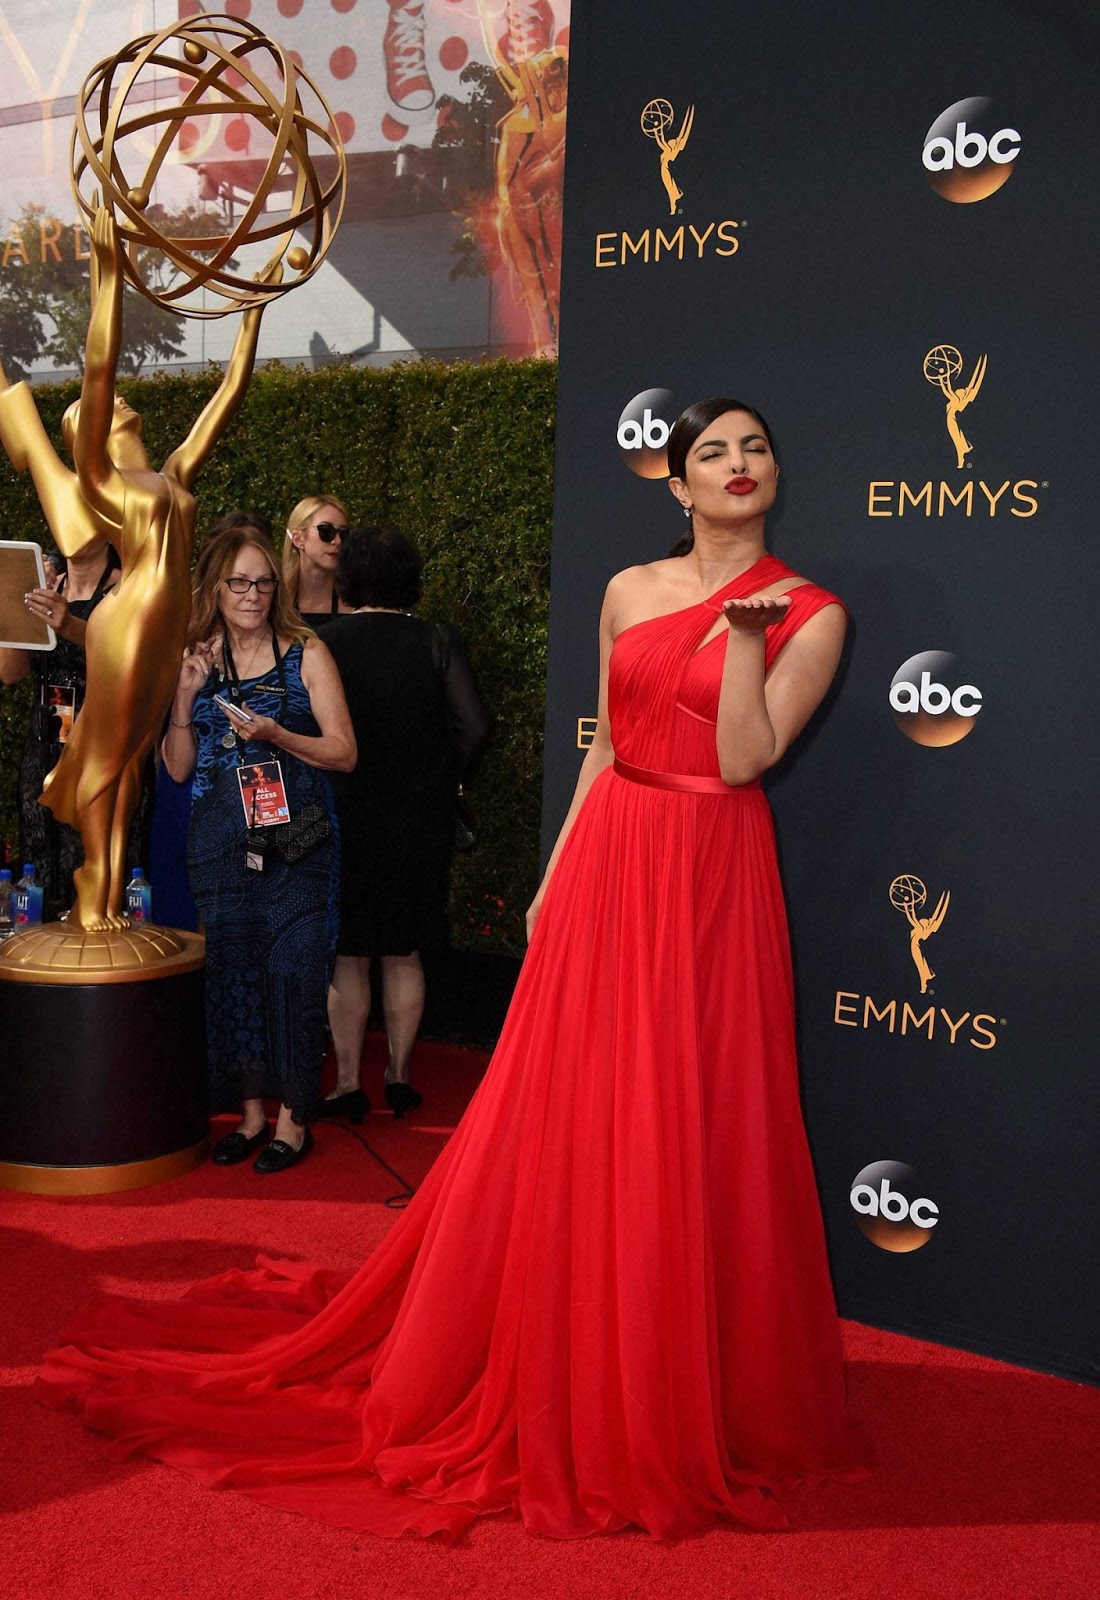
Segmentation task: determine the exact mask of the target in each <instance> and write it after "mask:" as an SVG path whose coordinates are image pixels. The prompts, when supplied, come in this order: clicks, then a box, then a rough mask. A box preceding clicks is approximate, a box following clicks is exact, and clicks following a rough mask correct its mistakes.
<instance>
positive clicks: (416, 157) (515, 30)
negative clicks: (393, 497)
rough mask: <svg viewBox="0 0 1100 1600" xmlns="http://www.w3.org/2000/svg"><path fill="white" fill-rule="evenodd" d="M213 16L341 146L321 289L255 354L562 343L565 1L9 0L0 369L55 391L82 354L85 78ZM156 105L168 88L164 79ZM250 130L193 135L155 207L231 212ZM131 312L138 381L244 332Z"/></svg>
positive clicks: (379, 353)
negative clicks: (158, 35)
mask: <svg viewBox="0 0 1100 1600" xmlns="http://www.w3.org/2000/svg"><path fill="white" fill-rule="evenodd" d="M202 10H208V11H210V12H219V11H226V12H229V13H230V14H232V15H234V16H236V17H239V18H242V19H245V20H247V21H248V22H250V23H252V24H254V25H255V26H256V27H258V28H260V29H261V30H262V31H263V32H264V33H266V34H268V35H269V36H271V37H272V38H275V39H277V40H279V41H280V43H282V44H283V45H284V46H285V47H286V48H288V49H289V50H290V51H291V52H292V53H293V54H295V56H296V57H297V58H299V59H300V61H301V62H302V64H303V65H304V67H305V69H306V71H307V72H309V74H310V75H311V77H312V78H313V80H314V81H315V83H316V84H317V85H318V87H319V88H320V90H321V92H322V93H323V94H324V95H325V97H326V99H327V101H328V104H329V106H330V108H331V110H332V113H333V118H334V121H335V123H336V125H337V127H338V128H339V131H340V134H341V137H342V138H343V141H344V145H345V149H346V152H347V156H348V179H349V184H348V200H347V206H346V209H345V213H344V221H343V225H342V227H341V229H340V233H339V236H338V238H337V240H336V242H335V245H334V247H333V249H332V251H331V253H330V255H329V257H328V260H327V261H326V263H325V265H324V266H323V267H322V268H321V270H320V272H319V273H318V275H317V278H316V283H315V288H314V290H313V292H311V293H310V294H308V295H300V296H299V295H287V296H285V297H284V298H283V299H281V300H280V301H278V302H277V303H276V304H274V305H272V306H271V307H270V309H269V310H268V312H267V314H266V316H265V318H264V324H263V333H262V337H261V348H260V355H261V358H262V359H269V360H270V359H274V358H278V359H280V360H283V361H289V362H306V363H311V364H313V365H315V366H321V365H325V364H326V363H329V362H332V361H337V360H352V361H355V362H360V363H370V364H376V365H384V364H386V363H388V362H391V361H394V360H398V359H407V358H409V357H411V356H416V355H431V356H436V357H440V358H446V359H454V358H468V359H478V358H480V357H482V356H485V355H493V356H501V355H505V356H520V355H528V354H531V353H534V352H539V351H541V352H547V353H549V352H553V351H554V350H555V349H556V343H557V305H558V283H559V272H560V240H561V192H562V171H563V162H564V148H565V98H566V88H567V80H568V36H569V29H568V22H569V0H393V3H390V0H221V3H220V4H217V3H215V4H212V5H210V6H208V7H202V6H200V5H199V4H198V3H197V0H2V3H0V358H2V359H3V360H4V362H5V365H6V366H7V368H8V371H9V374H10V375H11V376H13V377H14V376H16V375H17V374H18V373H20V372H25V373H27V374H28V375H29V376H31V377H32V378H36V379H42V380H49V379H52V378H55V377H60V376H64V375H66V374H69V373H71V372H73V371H74V370H75V368H76V366H77V365H78V363H79V361H80V359H81V347H82V342H83V332H82V327H81V314H80V308H81V307H83V308H84V314H85V315H86V306H87V287H86V283H87V277H86V275H87V266H86V261H87V255H88V239H87V235H86V233H85V232H84V231H83V230H82V229H81V227H80V226H79V225H78V224H77V223H76V221H75V220H74V219H75V217H76V208H75V206H74V203H73V200H72V196H71V193H70V189H69V140H70V134H71V127H72V118H73V111H74V109H75V104H76V95H77V93H78V91H79V89H80V86H81V84H82V82H83V81H84V78H85V77H86V75H87V74H88V72H89V71H90V69H91V68H92V67H93V66H94V65H95V63H96V62H97V61H99V60H100V59H101V58H102V57H103V56H104V55H106V54H109V53H111V52H112V51H114V50H116V49H118V48H120V47H121V46H122V45H123V44H125V43H126V41H127V40H129V39H131V38H133V37H135V36H136V35H138V34H145V33H152V32H155V31H156V30H158V29H160V28H163V27H168V26H170V25H171V24H172V23H173V22H175V21H176V20H177V19H178V18H180V17H186V16H188V15H193V14H197V13H198V12H200V11H202ZM164 93H165V95H166V96H167V95H178V93H179V84H178V80H176V79H175V77H174V76H172V75H169V74H166V75H165V77H164ZM254 140H255V132H254V131H253V132H252V133H251V134H250V130H249V126H248V124H247V123H246V122H245V121H244V120H243V119H240V118H238V119H233V118H231V117H224V118H220V119H217V123H216V126H215V125H213V124H212V123H211V122H207V123H206V124H205V125H202V126H198V125H195V126H190V127H189V126H188V125H187V124H185V125H184V127H183V128H182V129H181V135H180V140H179V149H178V150H177V151H176V152H175V153H174V155H173V158H172V160H171V162H170V163H166V165H165V167H164V168H163V169H162V172H161V177H160V180H159V182H158V184H157V187H156V189H155V191H154V193H153V194H152V196H151V197H150V204H151V206H159V207H160V208H162V211H164V212H168V213H171V214H174V215H176V216H178V215H179V214H180V213H187V214H189V215H193V216H194V217H195V218H196V227H197V223H198V219H201V216H202V215H203V213H204V212H210V211H214V212H217V213H219V214H220V216H221V217H222V218H223V219H224V217H225V216H226V215H232V213H233V212H234V210H239V208H240V207H241V206H242V205H246V204H247V203H248V200H249V199H250V197H251V193H252V188H251V185H252V183H253V182H254V179H255V174H256V172H257V170H258V167H259V166H260V165H261V164H262V162H263V159H264V152H263V151H261V150H258V149H256V148H254ZM275 203H276V204H277V200H276V201H275ZM197 231H198V228H197ZM299 301H300V302H301V304H299V303H298V302H299ZM131 320H132V323H133V327H132V330H130V331H129V332H128V338H129V340H130V344H129V348H128V349H127V351H126V352H125V356H124V363H123V364H124V367H127V366H128V367H129V369H130V370H133V371H139V370H140V371H151V370H156V369H158V368H159V369H163V370H182V369H186V368H195V367H202V366H204V365H205V364H206V363H207V362H209V361H223V360H224V359H226V357H227V356H228V354H229V349H230V346H231V344H232V339H233V334H234V326H235V325H234V322H233V319H226V320H222V321H196V322H181V321H179V320H178V319H174V318H170V319H168V318H162V319H160V320H159V321H158V320H157V319H155V318H153V319H151V318H150V317H149V315H148V314H142V315H138V314H136V313H135V315H134V316H133V317H132V319H131Z"/></svg>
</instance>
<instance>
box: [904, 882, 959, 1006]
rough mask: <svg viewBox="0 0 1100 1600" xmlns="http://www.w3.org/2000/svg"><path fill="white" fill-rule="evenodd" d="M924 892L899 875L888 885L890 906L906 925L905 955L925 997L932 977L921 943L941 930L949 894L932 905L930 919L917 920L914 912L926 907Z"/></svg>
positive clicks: (947, 891) (945, 892)
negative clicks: (908, 929) (909, 959)
mask: <svg viewBox="0 0 1100 1600" xmlns="http://www.w3.org/2000/svg"><path fill="white" fill-rule="evenodd" d="M927 900H928V890H927V889H926V888H925V886H924V884H923V883H922V882H921V880H920V878H917V877H914V876H913V874H912V873H909V872H903V873H902V875H901V876H900V877H898V878H895V879H894V881H893V883H892V884H891V885H890V904H891V905H892V906H893V907H894V909H895V910H897V911H900V912H902V913H903V915H904V917H905V920H906V922H908V924H909V928H910V934H909V954H910V955H911V956H912V958H913V965H914V966H915V967H916V969H917V976H918V977H919V978H920V992H921V994H928V993H929V988H928V985H929V984H930V983H931V982H932V979H933V978H934V977H935V976H936V974H935V973H934V972H933V971H932V968H931V967H930V966H929V964H928V957H927V956H926V955H925V953H924V941H925V940H926V939H930V938H931V937H932V935H933V934H934V933H938V932H939V930H940V928H941V927H942V926H943V919H944V917H946V915H947V908H948V906H949V905H950V904H951V891H950V889H945V890H944V892H943V893H942V894H941V895H940V897H939V900H938V901H937V902H936V909H935V911H933V913H932V915H931V916H930V917H918V916H917V912H918V911H919V910H920V909H921V907H922V906H924V905H925V904H926V903H927Z"/></svg>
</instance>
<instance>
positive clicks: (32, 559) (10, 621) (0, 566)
mask: <svg viewBox="0 0 1100 1600" xmlns="http://www.w3.org/2000/svg"><path fill="white" fill-rule="evenodd" d="M45 587H46V568H45V567H44V566H43V564H42V546H41V545H38V544H34V543H32V542H31V541H30V540H25V539H0V649H7V650H53V649H55V648H56V646H57V635H56V634H55V633H54V631H53V629H52V628H51V627H50V625H49V624H48V623H47V622H44V621H43V620H42V618H41V617H36V616H32V614H31V613H30V612H29V611H28V610H27V607H26V604H25V602H24V599H23V596H24V595H25V594H26V593H27V592H28V590H30V589H44V588H45Z"/></svg>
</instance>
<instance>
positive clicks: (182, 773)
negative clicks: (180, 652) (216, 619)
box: [161, 645, 213, 783]
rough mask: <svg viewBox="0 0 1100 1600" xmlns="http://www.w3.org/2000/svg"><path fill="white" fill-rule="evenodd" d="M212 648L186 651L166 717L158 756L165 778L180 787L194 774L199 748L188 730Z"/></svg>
mask: <svg viewBox="0 0 1100 1600" xmlns="http://www.w3.org/2000/svg"><path fill="white" fill-rule="evenodd" d="M212 660H213V646H212V645H200V646H199V648H198V649H197V650H194V651H191V650H189V651H186V652H185V653H184V657H183V660H182V662H181V663H180V672H179V677H178V678H177V679H176V693H175V697H174V698H173V700H172V709H171V711H169V713H168V727H167V728H166V729H165V733H164V742H163V743H162V745H161V754H162V755H163V757H164V765H165V767H166V768H167V770H168V776H169V777H170V778H174V779H175V781H176V782H177V783H183V782H184V781H185V780H186V779H187V778H189V777H190V776H191V774H192V773H193V772H194V770H195V762H196V760H197V758H198V744H197V743H196V740H195V730H194V728H193V727H192V726H191V723H192V719H193V717H194V712H195V696H196V695H197V694H198V692H199V690H200V689H201V688H202V686H203V684H204V683H205V682H206V680H207V678H208V677H209V676H210V665H211V661H212Z"/></svg>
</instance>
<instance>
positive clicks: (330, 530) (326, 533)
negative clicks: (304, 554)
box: [317, 522, 351, 544]
mask: <svg viewBox="0 0 1100 1600" xmlns="http://www.w3.org/2000/svg"><path fill="white" fill-rule="evenodd" d="M350 532H351V529H350V528H349V527H348V525H347V523H346V522H344V523H341V524H337V523H335V522H319V523H318V524H317V537H318V539H320V541H321V543H322V544H331V543H332V541H333V540H334V539H346V538H347V536H348V534H349V533H350Z"/></svg>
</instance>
